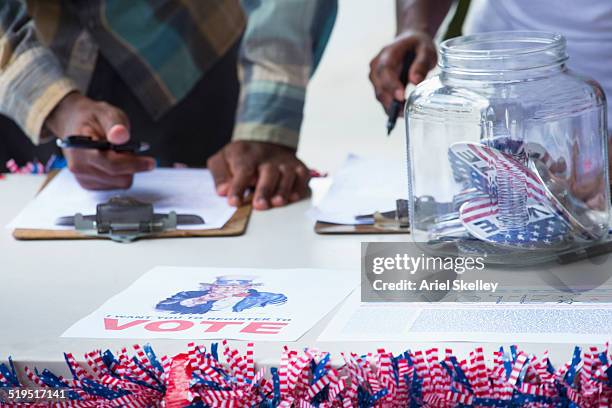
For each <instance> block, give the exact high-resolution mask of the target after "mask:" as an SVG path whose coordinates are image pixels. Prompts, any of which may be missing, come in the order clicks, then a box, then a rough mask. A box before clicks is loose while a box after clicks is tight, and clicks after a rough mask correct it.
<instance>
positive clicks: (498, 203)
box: [416, 139, 608, 252]
mask: <svg viewBox="0 0 612 408" xmlns="http://www.w3.org/2000/svg"><path fill="white" fill-rule="evenodd" d="M448 159H449V162H450V165H451V169H452V173H453V178H454V181H455V182H457V183H459V185H461V186H462V189H461V191H460V192H459V193H457V194H455V195H454V197H453V200H452V203H451V204H450V205H449V206H448V207H447V208H444V209H443V212H444V213H443V215H441V216H437V217H435V219H434V220H433V223H431V225H430V226H429V227H428V235H429V240H430V242H444V241H447V242H448V241H455V242H461V245H462V246H463V247H467V246H470V245H471V246H472V247H478V248H481V249H482V248H483V247H485V246H486V247H487V248H488V250H489V251H495V250H500V249H504V248H505V249H515V250H516V249H518V250H523V251H534V250H535V251H539V252H541V251H562V250H564V249H567V248H570V247H572V245H574V246H575V245H576V242H582V243H588V242H593V241H597V240H599V239H601V238H603V237H604V236H605V235H607V233H608V231H607V228H604V227H602V226H605V225H607V213H606V212H605V206H603V205H601V206H598V204H597V200H593V202H595V204H592V205H591V207H589V205H587V204H585V202H584V201H583V200H580V199H576V197H575V195H574V194H572V190H575V189H579V188H581V186H578V187H577V186H575V185H572V184H570V183H568V181H567V176H566V175H563V176H561V174H565V173H567V169H566V168H565V167H566V166H565V164H564V163H558V162H554V161H553V160H552V159H551V157H550V155H549V154H548V153H547V152H546V149H545V148H544V147H542V146H541V145H539V144H536V143H528V144H522V143H520V142H516V141H509V140H507V139H502V140H494V141H493V142H491V143H489V144H488V145H485V144H481V143H469V142H462V143H454V144H452V145H451V146H450V147H449V149H448ZM601 179H602V180H603V178H601ZM591 193H592V194H593V195H595V196H597V197H598V198H599V199H600V201H601V200H603V199H606V198H607V190H606V186H604V185H603V184H601V185H599V184H595V185H593V186H591ZM420 204H422V203H419V202H417V203H416V205H420ZM599 207H601V208H599ZM439 212H440V211H438V213H439ZM604 218H605V219H604ZM471 241H478V242H471Z"/></svg>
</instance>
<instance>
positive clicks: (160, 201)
mask: <svg viewBox="0 0 612 408" xmlns="http://www.w3.org/2000/svg"><path fill="white" fill-rule="evenodd" d="M117 195H127V196H130V197H133V198H135V199H137V200H140V201H143V202H145V203H152V204H153V206H154V208H155V212H158V213H167V212H169V211H176V213H177V214H195V215H199V216H200V217H202V218H203V219H204V222H205V223H204V224H201V225H190V226H180V227H179V228H180V229H217V228H221V227H223V225H225V223H226V222H227V221H228V220H229V219H230V218H231V217H232V215H233V214H234V212H235V211H236V209H235V208H234V207H231V206H230V205H228V204H227V199H225V198H224V197H219V196H218V195H217V193H216V192H215V184H214V181H213V178H212V176H211V174H210V172H209V171H208V170H200V169H156V170H153V171H151V172H146V173H138V174H136V175H135V176H134V183H133V185H132V187H131V188H130V189H128V190H110V191H88V190H85V189H83V188H81V187H80V186H79V184H78V183H77V181H76V179H75V177H74V175H73V174H72V173H70V172H69V171H68V170H66V169H64V170H62V171H61V172H60V173H59V174H58V175H57V176H56V177H55V178H54V179H53V180H52V181H51V182H50V183H49V185H48V186H47V187H46V188H45V189H44V190H42V191H41V192H40V194H38V195H37V196H36V198H35V199H33V200H32V201H31V202H30V203H29V204H28V205H27V206H26V207H25V208H24V209H23V211H22V212H21V213H20V214H19V215H18V216H17V218H15V219H14V220H13V221H12V222H11V223H10V224H9V225H8V226H7V227H8V228H11V229H14V228H31V229H67V228H70V227H59V226H57V225H55V221H56V220H57V218H59V217H62V216H69V215H74V214H76V213H82V214H84V215H87V214H95V213H96V205H97V204H99V203H103V202H106V201H108V200H109V199H110V198H111V197H114V196H117Z"/></svg>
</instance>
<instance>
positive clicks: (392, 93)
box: [370, 32, 436, 111]
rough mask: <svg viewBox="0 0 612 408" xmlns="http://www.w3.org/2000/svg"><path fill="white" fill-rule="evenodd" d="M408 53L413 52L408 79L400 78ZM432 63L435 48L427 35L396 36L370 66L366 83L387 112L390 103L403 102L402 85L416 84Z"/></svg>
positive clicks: (421, 79) (403, 92)
mask: <svg viewBox="0 0 612 408" xmlns="http://www.w3.org/2000/svg"><path fill="white" fill-rule="evenodd" d="M411 51H414V52H415V59H414V61H413V63H412V64H411V66H410V70H409V73H408V78H401V75H402V68H403V65H404V60H405V59H406V58H407V56H408V54H409V53H410V52H411ZM435 63H436V50H435V45H434V43H433V40H432V39H431V37H430V36H429V34H427V33H425V32H411V33H404V34H403V35H400V36H399V37H397V38H396V39H395V41H393V42H392V43H391V44H389V45H388V46H386V47H385V48H383V49H382V51H381V52H380V53H379V54H378V55H377V56H376V57H375V58H374V59H373V60H372V62H371V63H370V81H371V82H372V85H374V91H375V94H376V99H378V101H379V102H380V103H381V104H382V105H383V106H384V107H385V110H387V111H388V110H389V107H390V105H391V103H392V102H393V100H398V101H404V100H405V99H406V98H405V91H406V90H405V86H404V82H406V81H410V82H412V83H414V84H418V83H420V82H421V81H423V80H424V79H425V77H426V76H427V73H428V72H429V70H430V69H431V68H433V67H434V66H435Z"/></svg>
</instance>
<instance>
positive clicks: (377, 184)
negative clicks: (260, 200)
mask: <svg viewBox="0 0 612 408" xmlns="http://www.w3.org/2000/svg"><path fill="white" fill-rule="evenodd" d="M398 198H404V199H406V198H408V181H407V174H406V163H405V162H403V161H401V160H381V159H365V158H361V157H357V156H354V155H349V156H348V157H347V159H346V161H345V162H344V164H343V166H342V167H341V168H340V170H338V172H337V173H336V174H334V175H333V181H332V185H331V187H330V188H329V190H328V191H327V193H326V194H325V196H324V197H323V198H322V199H321V201H320V202H319V203H318V204H317V205H316V206H315V207H313V208H312V209H311V210H310V212H309V215H310V216H311V217H312V218H314V219H316V220H318V221H324V222H331V223H335V224H359V223H362V224H363V223H370V224H371V221H362V222H360V221H358V220H356V219H355V217H356V216H357V215H365V214H373V213H374V212H376V211H391V210H395V201H396V200H397V199H398Z"/></svg>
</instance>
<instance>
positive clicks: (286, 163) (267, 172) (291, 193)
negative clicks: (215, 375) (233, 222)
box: [208, 141, 310, 210]
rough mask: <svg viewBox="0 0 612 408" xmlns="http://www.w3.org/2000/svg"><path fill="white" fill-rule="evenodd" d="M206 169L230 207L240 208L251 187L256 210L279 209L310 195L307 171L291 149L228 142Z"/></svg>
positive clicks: (252, 143)
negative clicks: (210, 173)
mask: <svg viewBox="0 0 612 408" xmlns="http://www.w3.org/2000/svg"><path fill="white" fill-rule="evenodd" d="M208 168H209V169H210V171H211V172H212V175H213V177H214V179H215V185H216V188H217V193H218V194H219V195H221V196H227V197H228V201H229V203H230V205H233V206H239V205H241V204H242V203H243V200H244V194H245V192H246V190H247V189H249V188H253V187H254V188H255V193H254V195H253V207H254V208H255V209H257V210H267V209H268V208H270V207H281V206H283V205H286V204H288V203H292V202H295V201H299V200H301V199H302V198H305V197H307V196H308V194H309V189H308V180H309V179H310V174H309V171H308V168H307V167H306V166H305V165H304V163H302V162H301V161H300V160H299V159H298V158H297V157H296V156H295V151H294V150H292V149H290V148H288V147H284V146H280V145H277V144H273V143H263V142H250V141H235V142H231V143H229V144H227V145H226V146H225V147H224V148H223V149H221V150H220V151H219V152H217V153H216V154H215V155H214V156H212V157H211V158H210V159H209V160H208Z"/></svg>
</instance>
